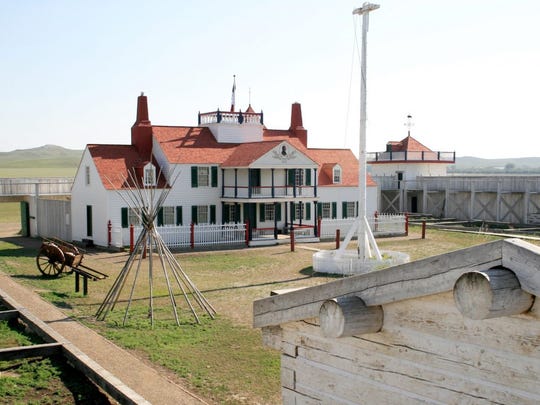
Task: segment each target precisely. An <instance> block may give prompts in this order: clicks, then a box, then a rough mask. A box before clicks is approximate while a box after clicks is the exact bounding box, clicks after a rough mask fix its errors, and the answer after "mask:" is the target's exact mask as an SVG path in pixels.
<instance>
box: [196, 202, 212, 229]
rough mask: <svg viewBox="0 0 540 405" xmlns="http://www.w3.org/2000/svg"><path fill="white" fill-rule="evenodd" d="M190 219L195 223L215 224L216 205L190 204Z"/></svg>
mask: <svg viewBox="0 0 540 405" xmlns="http://www.w3.org/2000/svg"><path fill="white" fill-rule="evenodd" d="M191 221H193V222H194V223H195V224H215V223H216V206H215V205H192V206H191Z"/></svg>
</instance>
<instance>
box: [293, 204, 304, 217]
mask: <svg viewBox="0 0 540 405" xmlns="http://www.w3.org/2000/svg"><path fill="white" fill-rule="evenodd" d="M303 213H304V204H303V203H298V204H294V218H295V219H303V218H304V216H303V215H302V214H303Z"/></svg>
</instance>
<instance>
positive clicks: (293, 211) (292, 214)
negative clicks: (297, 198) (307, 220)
mask: <svg viewBox="0 0 540 405" xmlns="http://www.w3.org/2000/svg"><path fill="white" fill-rule="evenodd" d="M295 219H296V204H295V203H292V204H291V222H294V220H295Z"/></svg>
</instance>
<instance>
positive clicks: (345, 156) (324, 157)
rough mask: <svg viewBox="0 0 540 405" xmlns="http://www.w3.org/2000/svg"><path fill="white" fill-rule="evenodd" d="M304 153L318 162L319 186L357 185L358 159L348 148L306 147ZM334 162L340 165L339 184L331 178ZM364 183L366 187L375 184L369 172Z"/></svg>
mask: <svg viewBox="0 0 540 405" xmlns="http://www.w3.org/2000/svg"><path fill="white" fill-rule="evenodd" d="M306 155H308V156H309V157H310V158H311V159H312V160H314V161H315V162H318V163H319V186H335V187H339V186H358V159H356V156H354V154H353V153H352V152H351V150H350V149H307V150H306ZM334 162H336V163H334ZM336 164H339V166H340V167H341V183H339V184H334V179H333V169H334V166H335V165H336ZM366 185H367V186H368V187H373V186H376V185H377V184H376V183H375V182H374V181H373V179H372V178H371V176H370V175H369V173H368V174H367V182H366Z"/></svg>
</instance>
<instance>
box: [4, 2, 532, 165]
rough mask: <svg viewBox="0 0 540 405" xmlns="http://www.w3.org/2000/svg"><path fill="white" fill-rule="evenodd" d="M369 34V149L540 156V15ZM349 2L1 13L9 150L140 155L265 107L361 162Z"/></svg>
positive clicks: (405, 8) (405, 14)
mask: <svg viewBox="0 0 540 405" xmlns="http://www.w3.org/2000/svg"><path fill="white" fill-rule="evenodd" d="M377 4H380V8H379V9H378V10H375V11H373V12H372V13H371V14H370V17H369V31H368V34H367V59H366V65H367V150H368V151H370V152H374V151H382V150H384V149H385V145H386V143H387V142H388V141H398V140H401V139H403V138H404V137H405V136H407V130H408V127H407V126H406V125H405V123H406V122H407V115H411V116H412V123H413V126H412V127H411V128H410V130H411V135H412V136H413V137H415V138H416V139H417V140H419V141H420V142H422V143H423V144H425V145H426V146H428V147H429V148H431V149H432V150H437V151H444V152H448V151H455V152H456V155H457V156H476V157H481V158H516V157H530V156H540V131H539V129H538V128H539V119H538V115H540V114H538V110H539V107H540V103H539V101H538V100H539V95H540V41H539V39H540V24H538V19H539V18H540V2H539V1H537V0H530V1H529V0H516V1H512V2H509V1H507V0H506V1H499V0H467V1H465V0H455V1H452V2H447V1H438V0H408V1H403V0H401V1H400V0H380V1H379V2H377ZM361 5H362V3H360V2H356V1H350V0H342V1H335V2H331V1H328V0H326V1H322V0H288V1H283V0H272V1H270V0H260V1H243V0H240V1H232V2H224V1H213V0H206V1H198V0H197V1H195V0H183V1H151V2H150V1H138V0H130V1H127V0H111V1H100V0H98V1H93V2H83V1H70V0H26V1H7V0H4V1H0V52H1V55H2V63H1V64H0V75H1V78H2V86H1V88H2V97H1V98H0V123H1V128H2V130H1V135H0V136H1V142H0V151H3V152H7V151H11V150H15V149H28V148H33V147H38V146H42V145H45V144H54V145H60V146H63V147H66V148H69V149H84V147H85V145H86V144H91V143H105V144H128V143H129V142H130V128H131V125H132V124H133V122H134V120H135V114H136V99H137V96H138V95H139V94H140V93H141V91H144V93H145V95H147V96H148V106H149V114H150V120H151V121H152V124H154V125H184V126H195V125H197V113H198V112H199V111H200V112H208V111H215V110H216V109H217V108H220V109H221V110H226V109H228V108H230V103H231V89H232V81H233V75H236V105H237V108H241V109H242V110H245V109H246V108H247V106H248V104H249V103H250V102H251V105H252V107H253V108H254V109H255V110H256V111H261V110H262V111H263V112H264V119H265V125H266V126H267V127H268V128H272V129H287V128H288V127H289V124H290V111H291V104H292V103H294V102H299V103H301V105H302V112H303V124H304V127H305V128H306V129H307V130H308V145H309V147H315V148H350V149H352V150H353V152H354V153H355V154H357V153H358V144H359V135H358V134H359V120H360V105H359V99H360V84H359V71H360V57H359V47H360V41H361V32H362V27H361V18H359V17H358V16H353V14H352V11H353V9H355V8H357V7H360V6H361Z"/></svg>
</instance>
